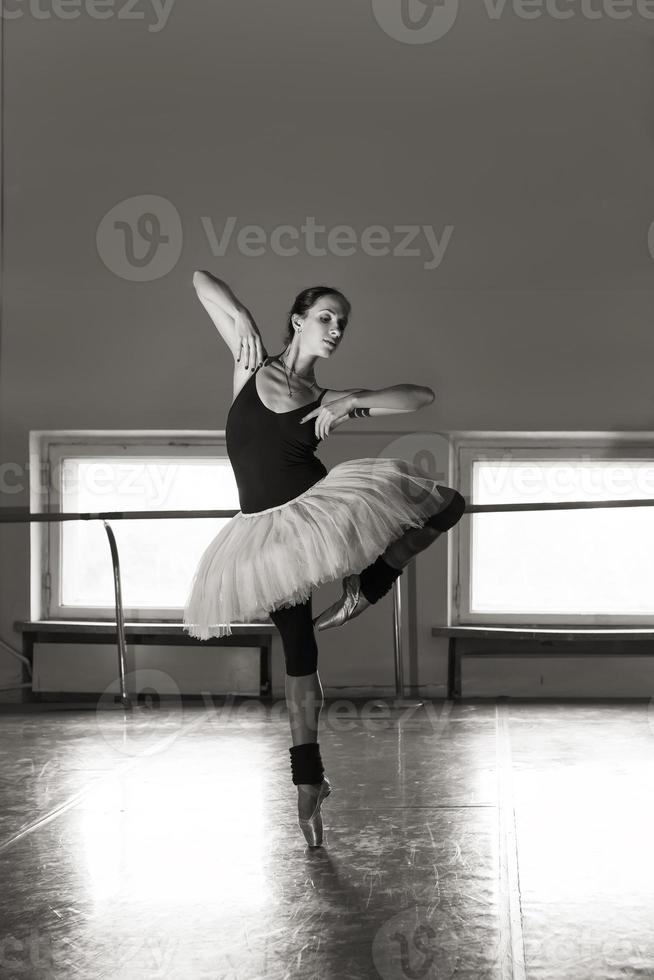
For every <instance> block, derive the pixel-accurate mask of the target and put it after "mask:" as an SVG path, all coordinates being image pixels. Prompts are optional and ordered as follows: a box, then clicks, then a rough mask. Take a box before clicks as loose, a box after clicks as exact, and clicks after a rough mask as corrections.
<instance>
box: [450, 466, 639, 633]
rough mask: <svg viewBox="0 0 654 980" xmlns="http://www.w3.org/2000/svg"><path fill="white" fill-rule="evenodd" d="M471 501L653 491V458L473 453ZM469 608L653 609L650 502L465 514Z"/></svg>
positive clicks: (622, 496)
mask: <svg viewBox="0 0 654 980" xmlns="http://www.w3.org/2000/svg"><path fill="white" fill-rule="evenodd" d="M472 488H473V489H472V502H473V503H474V504H505V503H529V502H532V503H538V502H545V501H556V502H563V501H566V500H634V499H637V498H647V499H652V498H654V493H653V492H652V491H653V488H654V463H653V461H652V460H642V459H638V460H631V459H624V460H579V459H572V460H562V459H557V460H543V459H534V460H524V459H520V460H513V461H511V460H502V461H498V460H493V461H475V462H474V463H473V472H472ZM469 520H470V522H471V528H470V530H471V549H472V550H471V569H472V572H471V583H470V586H471V599H470V610H471V612H493V613H570V614H575V613H577V614H589V615H592V614H622V615H627V614H634V613H636V614H648V613H652V612H654V562H653V561H652V552H653V548H654V507H625V508H605V509H601V508H600V509H597V510H568V511H524V512H522V513H520V512H518V513H498V514H493V513H491V514H471V515H470V518H469Z"/></svg>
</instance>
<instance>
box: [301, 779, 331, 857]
mask: <svg viewBox="0 0 654 980" xmlns="http://www.w3.org/2000/svg"><path fill="white" fill-rule="evenodd" d="M300 785H302V784H301V783H300ZM331 791H332V788H331V785H330V782H329V780H328V779H327V777H326V776H325V777H324V778H323V781H322V783H321V784H320V789H319V790H318V797H317V799H316V805H315V808H314V811H313V813H312V814H311V816H310V817H307V818H306V819H303V818H302V817H298V821H297V822H298V824H299V825H300V830H301V831H302V833H303V834H304V838H305V840H306V842H307V844H308V845H309V847H320V845H321V844H322V814H321V812H320V807H321V806H322V802H323V800H324V799H326V798H327V797H328V796H329V794H330V793H331ZM300 792H303V790H300Z"/></svg>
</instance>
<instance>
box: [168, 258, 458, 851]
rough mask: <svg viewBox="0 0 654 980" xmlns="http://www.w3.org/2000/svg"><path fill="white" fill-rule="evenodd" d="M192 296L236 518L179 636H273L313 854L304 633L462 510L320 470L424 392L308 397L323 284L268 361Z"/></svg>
mask: <svg viewBox="0 0 654 980" xmlns="http://www.w3.org/2000/svg"><path fill="white" fill-rule="evenodd" d="M193 285H194V286H195V289H196V292H197V295H198V298H199V300H200V302H201V303H202V305H203V306H204V308H205V309H206V311H207V313H208V314H209V316H210V317H211V319H212V321H213V323H214V324H215V326H216V327H217V329H218V331H219V333H220V335H221V336H222V338H223V340H224V341H225V343H226V344H227V346H228V347H229V349H230V351H231V352H232V355H233V357H234V389H233V401H232V404H231V407H230V409H229V412H228V414H227V423H226V428H225V439H226V446H227V453H228V455H229V459H230V461H231V464H232V467H233V470H234V476H235V479H236V483H237V487H238V495H239V504H240V506H241V510H240V511H239V513H237V514H236V515H235V516H234V517H233V518H232V519H231V520H230V521H229V522H228V523H227V524H226V525H225V526H223V528H222V529H221V531H220V532H219V533H218V534H217V535H216V537H215V538H214V539H213V541H211V543H210V544H209V546H208V547H207V549H206V550H205V552H204V554H203V555H202V558H201V559H200V562H199V565H198V568H197V569H196V572H195V575H194V577H193V581H192V584H191V587H190V592H189V596H188V599H187V602H186V605H185V609H184V628H185V629H186V630H187V631H188V632H189V634H190V635H191V636H195V637H197V638H199V639H208V638H209V636H225V635H228V634H230V633H231V628H230V623H234V622H237V623H238V622H254V621H257V620H259V621H260V620H264V621H267V620H268V618H270V619H271V620H272V621H273V623H274V624H275V626H276V627H277V628H278V630H279V633H280V636H281V638H282V645H283V649H284V658H285V664H286V681H285V693H286V702H287V706H288V713H289V720H290V726H291V739H292V743H293V744H292V746H291V748H290V749H289V752H290V756H291V772H292V779H293V783H294V784H295V785H296V786H297V788H298V822H299V825H300V828H301V829H302V832H303V833H304V836H305V839H306V841H307V843H308V844H309V845H310V846H312V847H317V846H319V845H320V844H321V843H322V818H321V804H322V802H323V800H324V799H325V797H326V796H328V795H329V793H330V792H331V786H330V783H329V780H328V779H327V778H326V777H325V775H324V767H323V764H322V759H321V755H320V743H319V741H318V721H319V717H320V711H321V709H322V706H323V690H322V685H321V683H320V678H319V675H318V669H317V665H318V648H317V645H316V637H315V631H316V630H324V629H331V628H334V627H338V626H341V625H343V624H344V623H345V622H347V621H348V620H350V619H353V618H354V617H355V616H358V615H360V614H361V613H362V612H363V610H364V609H366V608H367V607H368V606H369V605H371V604H374V603H376V602H378V601H379V600H380V599H381V598H382V596H384V595H385V594H386V593H387V592H388V590H389V589H390V588H391V586H392V584H393V582H394V581H395V579H396V578H397V577H398V576H399V575H401V574H402V570H403V568H404V566H405V565H406V564H407V563H408V562H409V561H410V560H411V558H413V556H414V555H416V554H417V553H418V552H420V551H422V550H423V549H424V548H426V547H427V546H428V545H429V544H431V543H432V542H433V541H434V540H435V539H436V538H437V537H438V536H439V535H440V534H442V533H443V532H444V531H447V530H449V529H450V528H451V527H453V526H454V525H455V524H456V523H457V521H458V520H459V519H460V518H461V515H462V514H463V511H464V509H465V501H464V499H463V497H462V496H461V494H460V493H459V492H458V491H457V490H454V489H453V488H451V487H447V486H442V485H440V484H437V483H436V482H435V481H434V480H431V479H429V478H427V477H425V476H424V475H423V474H422V473H421V472H420V471H419V470H418V469H417V468H416V467H414V466H412V465H411V464H410V463H408V462H406V461H405V460H403V459H383V458H371V457H366V458H363V459H352V460H347V461H346V462H343V463H339V464H337V465H336V466H334V467H332V469H331V470H329V471H328V470H327V469H326V467H325V466H324V465H323V463H322V462H321V461H320V460H319V459H318V458H317V457H316V456H315V455H314V453H315V449H316V447H317V446H318V443H319V442H320V441H321V440H323V439H325V438H326V437H327V436H328V435H329V434H330V433H331V432H332V431H333V430H334V429H335V428H337V427H338V426H339V425H342V424H343V423H344V422H346V421H347V420H348V419H350V418H358V417H364V416H370V415H386V414H391V413H394V412H415V411H417V410H418V409H420V408H422V407H423V406H424V405H427V404H430V403H431V402H432V401H433V398H434V393H433V392H432V390H431V389H430V388H424V387H421V386H418V385H410V384H401V385H394V386H393V387H390V388H382V389H378V390H375V389H363V388H346V389H342V390H338V389H334V388H322V389H321V388H320V387H319V385H318V383H317V381H316V375H315V365H316V361H318V359H319V358H327V357H331V356H332V355H333V354H334V352H335V351H336V350H337V349H338V348H339V346H340V344H341V342H342V340H343V337H344V334H345V331H346V327H347V324H348V320H349V316H350V312H351V306H350V303H349V302H348V300H347V299H346V298H345V296H344V295H343V294H342V293H341V292H340V291H339V290H338V289H333V288H331V287H328V286H316V287H313V288H309V289H305V290H304V291H303V292H301V293H300V294H299V295H298V296H297V297H296V299H295V302H294V303H293V307H292V309H291V311H290V313H289V316H288V324H287V333H286V336H285V338H284V341H285V348H284V350H283V351H282V353H281V354H277V355H275V356H273V357H268V356H267V354H266V350H265V348H264V345H263V341H262V339H261V335H260V333H259V330H258V328H257V326H256V324H255V322H254V320H253V318H252V316H251V314H250V312H249V310H248V309H247V308H246V307H245V306H244V305H243V304H242V303H241V302H239V300H238V299H237V298H236V297H235V296H234V294H233V293H232V291H231V290H230V289H229V287H228V286H227V285H226V283H225V282H223V281H222V280H220V279H218V278H216V277H215V276H212V275H210V274H209V273H207V272H196V273H195V274H194V276H193ZM339 578H340V579H342V584H343V594H342V596H341V598H340V599H339V600H337V602H335V603H334V604H333V605H332V606H330V607H329V608H328V609H326V610H325V611H324V612H323V613H321V614H320V615H319V616H317V617H316V618H315V619H313V617H312V590H313V589H314V588H316V587H317V586H319V585H322V584H323V583H325V582H330V581H334V580H336V579H339Z"/></svg>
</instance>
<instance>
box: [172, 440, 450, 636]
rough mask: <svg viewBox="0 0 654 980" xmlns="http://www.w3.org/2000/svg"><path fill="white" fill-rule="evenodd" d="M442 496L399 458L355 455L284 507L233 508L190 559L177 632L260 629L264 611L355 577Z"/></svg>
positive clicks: (444, 497) (437, 506)
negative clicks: (239, 626)
mask: <svg viewBox="0 0 654 980" xmlns="http://www.w3.org/2000/svg"><path fill="white" fill-rule="evenodd" d="M439 486H440V490H443V491H445V494H443V493H441V492H440V491H439V489H438V487H439ZM448 491H450V488H449V487H444V486H442V485H440V484H437V482H436V481H435V480H432V479H430V478H428V477H426V476H424V475H423V474H422V473H421V472H420V471H419V470H418V469H417V468H416V467H414V466H413V465H412V464H410V463H408V462H406V461H405V460H403V459H378V458H375V457H365V458H363V459H351V460H347V461H346V462H344V463H338V464H337V465H336V466H334V467H332V469H331V470H330V471H329V472H328V473H327V475H326V476H324V477H323V478H322V479H321V480H318V482H317V483H314V484H313V486H311V487H309V489H308V490H305V491H304V493H301V494H300V495H299V496H298V497H294V498H293V499H292V500H289V501H287V502H286V503H284V504H280V505H279V506H277V507H271V508H269V509H268V510H262V511H257V512H256V513H254V514H243V513H242V511H239V512H238V514H236V515H235V516H234V517H233V518H232V519H231V520H230V521H229V523H228V524H226V525H225V526H224V527H223V528H222V529H221V530H220V531H219V533H218V534H217V535H216V537H215V538H214V539H213V541H211V543H210V544H209V545H208V547H207V549H206V550H205V552H204V554H203V555H202V558H201V559H200V562H199V565H198V567H197V569H196V572H195V574H194V576H193V581H192V584H191V588H190V592H189V595H188V599H187V601H186V605H185V609H184V618H183V623H184V629H185V630H187V632H188V633H189V634H190V635H191V636H194V637H197V638H198V639H201V640H206V639H208V638H209V637H210V636H227V635H229V634H230V633H231V632H232V631H231V628H230V624H231V623H253V622H260V621H264V622H269V621H270V618H269V613H270V612H271V610H274V609H278V608H286V607H289V606H293V605H296V604H297V603H301V602H304V601H305V600H306V599H308V597H309V595H310V594H311V592H312V591H313V590H314V589H315V588H316V587H317V586H319V585H323V584H324V583H325V582H332V581H334V580H335V579H342V578H343V577H344V576H346V575H349V574H351V573H353V572H357V573H358V572H361V571H363V569H364V568H365V567H366V566H367V565H369V564H370V563H371V562H373V561H375V559H376V558H377V557H378V556H379V555H381V554H382V553H383V552H384V551H385V550H386V548H387V547H388V545H389V544H390V543H391V542H392V541H395V540H396V539H397V538H399V537H401V535H402V533H403V531H405V530H406V529H407V528H409V527H420V526H422V525H423V524H424V523H425V521H426V520H427V519H428V518H429V517H431V516H432V515H433V514H436V513H438V512H439V511H440V510H442V509H443V508H444V507H445V506H447V504H448V503H449V500H450V499H451V496H452V493H451V492H450V493H448Z"/></svg>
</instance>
